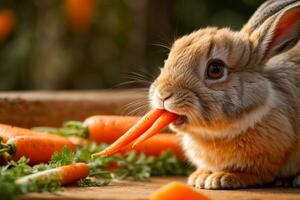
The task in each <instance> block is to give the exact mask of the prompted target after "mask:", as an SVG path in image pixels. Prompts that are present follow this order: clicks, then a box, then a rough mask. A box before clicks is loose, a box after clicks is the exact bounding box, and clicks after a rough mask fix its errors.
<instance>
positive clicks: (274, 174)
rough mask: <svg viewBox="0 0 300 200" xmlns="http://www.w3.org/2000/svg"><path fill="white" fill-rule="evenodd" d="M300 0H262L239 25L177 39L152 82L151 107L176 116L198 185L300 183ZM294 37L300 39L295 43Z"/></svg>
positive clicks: (193, 179) (175, 125) (192, 179)
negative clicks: (243, 24) (242, 23)
mask: <svg viewBox="0 0 300 200" xmlns="http://www.w3.org/2000/svg"><path fill="white" fill-rule="evenodd" d="M299 38H300V1H299V0H298V1H295V0H294V1H291V0H276V1H275V0H271V1H267V2H265V3H264V4H263V5H262V6H261V7H260V8H259V9H258V11H257V12H256V13H255V14H254V15H253V16H252V18H251V19H250V20H249V22H248V23H247V24H246V25H245V26H244V27H243V28H242V29H241V30H240V31H238V32H236V31H232V30H230V29H229V28H222V29H218V28H214V27H212V28H205V29H200V30H198V31H195V32H193V33H191V34H189V35H186V36H183V37H182V38H180V39H178V40H176V41H175V43H174V44H173V46H172V48H171V51H170V53H169V56H168V58H167V60H166V61H165V64H164V67H163V68H162V70H161V73H160V75H159V76H158V78H157V79H156V80H155V81H154V82H153V84H152V85H151V87H150V91H149V97H150V99H151V104H152V107H154V108H164V109H166V110H168V111H170V112H174V113H177V114H179V115H181V116H182V117H181V120H177V121H176V122H175V123H173V124H172V125H171V128H172V129H173V130H175V131H176V132H178V133H179V134H180V135H182V143H183V147H184V149H185V152H186V155H187V157H188V158H189V159H190V160H191V162H192V163H193V164H195V166H196V167H197V170H196V171H195V172H194V173H193V174H192V175H191V176H190V177H189V179H188V183H189V184H191V185H194V186H195V187H197V188H205V189H231V188H245V187H255V186H259V185H262V184H266V183H271V182H273V181H275V180H277V179H282V180H283V179H289V180H291V183H293V185H294V186H295V187H296V186H300V43H298V40H299ZM297 43H298V44H297Z"/></svg>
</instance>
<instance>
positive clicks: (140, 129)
mask: <svg viewBox="0 0 300 200" xmlns="http://www.w3.org/2000/svg"><path fill="white" fill-rule="evenodd" d="M165 112H166V111H164V110H161V109H154V110H151V111H150V112H148V113H147V114H146V115H145V116H144V117H142V118H141V119H140V120H139V121H138V122H137V123H136V124H135V125H134V126H133V127H131V128H130V129H129V130H128V131H127V132H126V133H125V134H124V135H122V136H121V137H120V138H119V139H118V140H117V141H115V142H114V143H113V144H111V145H110V146H109V147H107V148H106V149H104V150H103V151H101V152H99V153H96V154H94V156H100V155H112V154H114V153H116V152H118V151H119V150H120V149H122V148H123V147H125V146H127V145H128V144H130V143H131V142H133V141H134V140H135V139H136V138H138V137H139V136H140V135H141V134H143V133H144V132H145V131H146V130H148V129H149V128H150V127H151V126H152V124H153V123H154V122H155V121H156V120H157V119H158V118H159V117H160V116H161V115H162V114H163V113H165Z"/></svg>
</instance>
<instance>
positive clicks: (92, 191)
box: [21, 177, 300, 200]
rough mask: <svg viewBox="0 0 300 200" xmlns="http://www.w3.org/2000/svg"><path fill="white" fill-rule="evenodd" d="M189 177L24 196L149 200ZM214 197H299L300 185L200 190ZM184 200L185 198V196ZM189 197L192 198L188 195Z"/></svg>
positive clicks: (59, 199) (219, 199) (49, 199)
mask: <svg viewBox="0 0 300 200" xmlns="http://www.w3.org/2000/svg"><path fill="white" fill-rule="evenodd" d="M175 180H176V181H182V182H184V181H185V178H182V177H179V178H152V179H151V181H150V182H130V181H119V182H114V183H113V185H112V186H105V187H90V188H82V187H81V188H80V187H67V188H66V189H65V190H64V192H59V193H57V194H45V193H44V194H30V195H26V196H23V197H22V198H21V199H22V200H29V199H34V200H36V199H42V200H67V199H70V200H147V199H149V197H150V195H151V194H152V193H153V192H154V191H155V190H156V189H158V188H159V187H161V186H162V185H165V184H167V183H169V182H170V181H175ZM199 191H200V192H202V193H203V194H204V195H206V196H208V197H209V198H211V199H212V200H254V199H255V200H296V199H300V189H294V188H257V189H245V190H199ZM183 200H184V199H183ZM186 200H188V199H186Z"/></svg>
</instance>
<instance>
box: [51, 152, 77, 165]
mask: <svg viewBox="0 0 300 200" xmlns="http://www.w3.org/2000/svg"><path fill="white" fill-rule="evenodd" d="M74 162H75V154H74V153H73V152H72V150H71V149H69V148H68V147H64V148H63V149H62V150H61V151H60V152H56V153H54V154H53V155H52V158H51V162H50V165H51V166H52V167H61V166H64V165H69V164H72V163H74Z"/></svg>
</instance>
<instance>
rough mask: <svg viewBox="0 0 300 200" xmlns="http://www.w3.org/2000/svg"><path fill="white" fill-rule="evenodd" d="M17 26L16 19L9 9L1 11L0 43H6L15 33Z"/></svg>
mask: <svg viewBox="0 0 300 200" xmlns="http://www.w3.org/2000/svg"><path fill="white" fill-rule="evenodd" d="M15 24H16V17H15V15H14V13H13V12H12V11H11V10H9V9H4V10H1V11H0V41H4V40H5V39H6V38H7V37H8V36H9V34H10V33H11V32H12V31H13V29H14V27H15Z"/></svg>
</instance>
